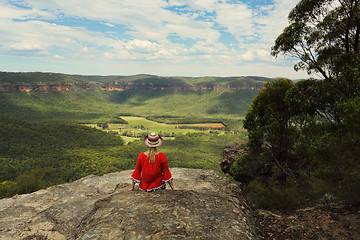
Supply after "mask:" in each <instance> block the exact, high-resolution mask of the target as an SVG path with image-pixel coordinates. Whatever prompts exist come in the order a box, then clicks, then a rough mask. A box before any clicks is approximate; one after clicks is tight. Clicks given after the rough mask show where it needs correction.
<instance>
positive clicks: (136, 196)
mask: <svg viewBox="0 0 360 240" xmlns="http://www.w3.org/2000/svg"><path fill="white" fill-rule="evenodd" d="M131 172H132V171H131V170H129V171H123V172H119V173H111V174H107V175H104V176H93V175H91V176H87V177H85V178H82V179H80V180H77V181H75V182H72V183H67V184H62V185H57V186H53V187H50V188H47V189H44V190H40V191H37V192H34V193H31V194H26V195H19V196H14V197H13V198H7V199H2V200H0V239H24V238H28V239H33V238H34V237H38V238H40V237H43V238H42V239H258V238H257V235H256V231H255V227H254V225H253V222H252V218H251V211H250V209H249V208H248V207H247V205H246V202H245V201H244V200H243V199H242V198H241V193H240V190H239V188H238V187H237V186H236V185H235V184H233V183H232V182H231V181H229V180H228V179H227V178H225V177H223V176H221V175H220V174H219V173H218V172H216V171H211V170H199V169H183V168H173V169H171V172H172V174H173V177H174V183H175V185H176V186H177V187H179V189H180V190H178V191H172V190H162V191H156V192H152V193H144V192H139V191H130V190H129V189H130V179H129V176H130V174H131ZM38 238H36V239H38Z"/></svg>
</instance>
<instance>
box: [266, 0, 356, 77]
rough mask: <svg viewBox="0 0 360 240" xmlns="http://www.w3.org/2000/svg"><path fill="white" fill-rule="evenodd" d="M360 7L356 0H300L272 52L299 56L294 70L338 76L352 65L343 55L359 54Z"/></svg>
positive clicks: (323, 75)
mask: <svg viewBox="0 0 360 240" xmlns="http://www.w3.org/2000/svg"><path fill="white" fill-rule="evenodd" d="M359 9H360V5H359V2H358V1H357V0H345V1H338V0H301V1H300V2H299V3H298V4H297V5H296V7H295V8H294V9H293V10H292V11H291V12H290V14H289V21H290V25H289V26H288V27H286V28H285V29H284V31H283V33H282V34H281V35H279V36H278V38H277V39H276V41H275V45H274V46H273V48H272V54H273V55H274V56H277V55H279V54H280V53H283V54H285V55H289V56H291V57H295V58H297V59H299V62H298V63H297V64H296V65H295V70H299V69H306V70H307V71H308V73H314V72H315V73H320V74H321V75H322V77H323V78H325V79H327V80H333V79H335V78H336V77H337V76H338V75H339V74H340V73H342V72H343V71H346V69H347V68H348V66H349V64H348V62H346V61H343V60H344V58H343V56H344V55H347V54H352V53H356V54H357V55H358V53H359V34H360V25H359V20H360V17H359Z"/></svg>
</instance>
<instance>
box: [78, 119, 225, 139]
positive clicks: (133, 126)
mask: <svg viewBox="0 0 360 240" xmlns="http://www.w3.org/2000/svg"><path fill="white" fill-rule="evenodd" d="M121 118H122V119H124V120H125V121H126V122H128V124H118V123H109V124H108V127H107V128H106V129H105V130H106V131H112V132H116V133H117V134H119V135H121V137H122V138H123V140H124V141H125V143H126V144H127V143H129V142H132V141H135V140H138V139H139V138H142V137H143V136H144V135H145V134H147V133H148V132H157V133H159V134H160V135H163V136H165V138H167V139H173V137H175V136H178V135H185V134H187V133H210V130H204V131H201V130H197V129H180V128H177V127H178V126H184V125H188V126H205V125H206V127H214V128H218V127H219V126H223V125H222V124H218V123H216V124H205V125H204V124H166V123H158V122H154V121H151V120H147V119H145V118H142V117H128V116H121ZM85 125H86V126H89V127H93V128H96V129H102V128H101V127H99V126H98V125H97V124H85ZM213 132H216V133H218V134H223V133H224V131H222V130H216V131H213Z"/></svg>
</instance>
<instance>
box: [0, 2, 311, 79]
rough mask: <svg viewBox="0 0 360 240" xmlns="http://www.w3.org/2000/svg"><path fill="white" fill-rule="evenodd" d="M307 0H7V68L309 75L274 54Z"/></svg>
mask: <svg viewBox="0 0 360 240" xmlns="http://www.w3.org/2000/svg"><path fill="white" fill-rule="evenodd" d="M298 2H299V0H0V71H7V72H34V71H41V72H57V73H66V74H84V75H134V74H153V75H158V76H188V77H201V76H218V77H227V76H263V77H287V78H291V79H300V78H306V77H308V75H307V74H306V73H305V72H303V71H299V72H296V71H295V70H293V65H294V63H295V62H296V59H291V58H289V57H283V56H279V57H277V58H274V57H273V56H271V54H270V52H271V47H272V46H273V45H274V41H275V39H276V37H277V36H278V35H279V34H281V32H282V30H283V29H284V28H285V27H286V26H288V24H289V22H288V20H287V16H288V14H289V12H290V11H291V9H293V8H294V7H295V6H296V4H297V3H298Z"/></svg>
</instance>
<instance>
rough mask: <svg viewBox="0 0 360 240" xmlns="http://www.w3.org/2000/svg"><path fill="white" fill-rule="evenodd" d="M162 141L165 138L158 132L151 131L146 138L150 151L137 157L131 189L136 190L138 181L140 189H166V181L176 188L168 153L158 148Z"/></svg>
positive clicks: (145, 141)
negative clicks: (167, 156) (168, 161)
mask: <svg viewBox="0 0 360 240" xmlns="http://www.w3.org/2000/svg"><path fill="white" fill-rule="evenodd" d="M162 143H163V139H162V138H161V137H160V136H159V135H158V134H156V133H150V134H149V135H147V136H146V137H145V138H144V144H145V145H146V146H147V147H148V151H146V152H143V153H140V154H139V156H138V158H137V162H136V167H135V170H134V172H133V173H132V175H131V179H132V181H133V182H132V186H131V190H134V187H135V184H136V183H139V190H141V191H146V192H151V191H156V190H159V189H165V187H166V183H169V185H170V187H171V189H173V190H176V188H175V187H174V184H173V182H172V176H171V172H170V170H169V166H168V163H167V158H166V155H165V154H164V153H162V152H158V151H157V149H156V147H159V146H161V145H162Z"/></svg>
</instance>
